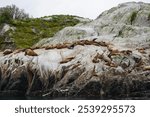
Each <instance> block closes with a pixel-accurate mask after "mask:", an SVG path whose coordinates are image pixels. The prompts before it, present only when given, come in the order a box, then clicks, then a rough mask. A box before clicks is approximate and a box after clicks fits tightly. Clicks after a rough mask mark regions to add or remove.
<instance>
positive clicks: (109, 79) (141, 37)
mask: <svg viewBox="0 0 150 117" xmlns="http://www.w3.org/2000/svg"><path fill="white" fill-rule="evenodd" d="M149 8H150V5H149V4H145V3H125V4H121V5H119V6H118V7H115V8H112V9H111V10H108V11H105V12H103V13H102V14H101V15H100V16H99V17H98V18H97V19H96V20H94V21H92V22H91V23H86V24H84V25H83V24H80V25H77V26H75V27H68V28H65V29H63V30H62V31H60V32H58V33H57V34H56V36H54V37H53V38H51V39H48V40H46V39H45V40H44V41H41V42H39V43H38V44H37V45H35V46H34V47H32V49H29V50H30V51H32V52H34V53H36V55H38V56H30V54H25V52H26V51H25V50H18V51H17V50H16V51H14V52H13V53H10V54H9V55H6V56H2V55H1V57H0V94H1V95H4V94H7V93H8V94H10V92H11V94H12V92H14V93H13V94H14V95H19V94H20V95H29V96H41V97H46V98H52V97H54V98H56V97H71V98H75V97H77V98H81V99H85V98H86V99H87V98H94V99H96V98H97V99H124V98H126V99H128V98H130V99H136V97H143V98H149V96H150V95H149V94H150V92H149V91H150V67H149V66H150V46H149V44H150V43H149V40H148V36H149V35H150V34H149V30H150V27H149V25H148V21H147V20H146V17H147V16H148V10H147V9H149ZM137 11H138V12H137ZM141 12H142V13H141ZM123 14H124V15H123ZM142 14H143V15H142ZM141 18H142V21H144V23H140V21H141ZM131 28H132V29H131ZM128 29H131V30H128Z"/></svg>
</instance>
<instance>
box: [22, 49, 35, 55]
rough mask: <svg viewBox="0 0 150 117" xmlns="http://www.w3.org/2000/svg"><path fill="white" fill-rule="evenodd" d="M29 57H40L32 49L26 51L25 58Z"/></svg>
mask: <svg viewBox="0 0 150 117" xmlns="http://www.w3.org/2000/svg"><path fill="white" fill-rule="evenodd" d="M26 55H28V56H38V54H37V53H35V52H34V51H33V50H32V49H26V50H25V56H26Z"/></svg>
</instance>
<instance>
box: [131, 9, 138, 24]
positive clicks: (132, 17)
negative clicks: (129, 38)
mask: <svg viewBox="0 0 150 117" xmlns="http://www.w3.org/2000/svg"><path fill="white" fill-rule="evenodd" d="M136 17H137V11H134V12H132V14H131V16H130V22H131V25H132V24H133V22H134V20H135V19H136Z"/></svg>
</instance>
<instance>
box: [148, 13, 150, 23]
mask: <svg viewBox="0 0 150 117" xmlns="http://www.w3.org/2000/svg"><path fill="white" fill-rule="evenodd" d="M148 20H149V21H150V13H149V14H148Z"/></svg>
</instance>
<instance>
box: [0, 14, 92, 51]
mask: <svg viewBox="0 0 150 117" xmlns="http://www.w3.org/2000/svg"><path fill="white" fill-rule="evenodd" d="M83 19H84V18H80V17H77V16H69V15H53V16H45V17H42V18H28V19H23V20H12V21H11V22H10V23H9V24H1V26H0V48H1V49H3V50H4V49H7V48H11V49H15V48H29V47H31V46H32V45H33V44H35V43H37V42H38V41H39V40H41V39H43V38H48V37H52V36H54V35H55V33H56V32H58V31H59V30H61V29H63V28H64V27H67V26H74V25H76V24H78V23H80V22H84V21H85V22H86V21H90V20H88V19H87V20H86V19H85V20H84V21H81V20H83Z"/></svg>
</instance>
